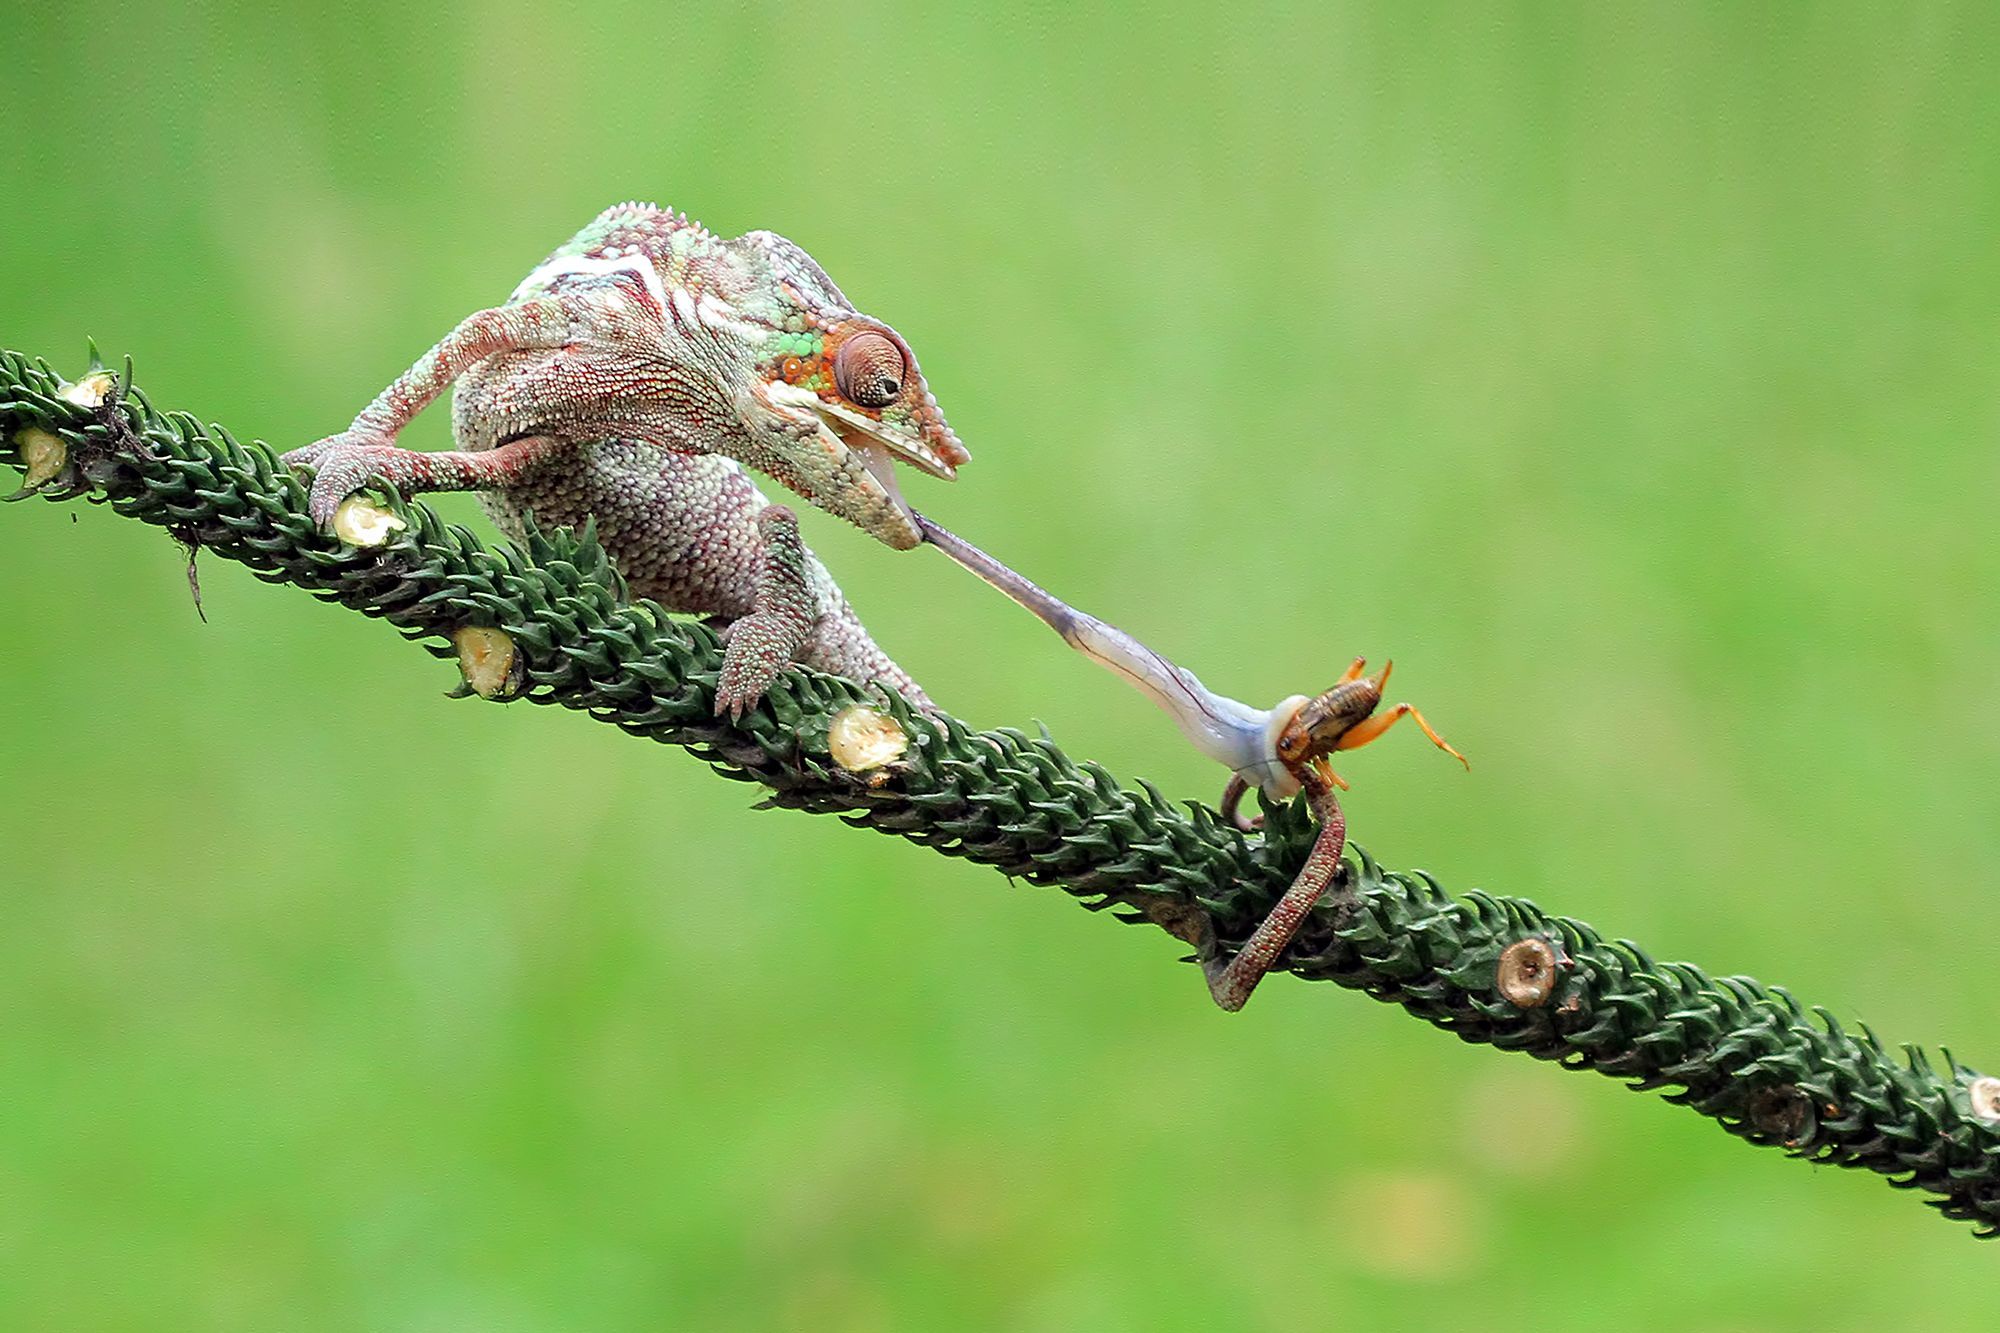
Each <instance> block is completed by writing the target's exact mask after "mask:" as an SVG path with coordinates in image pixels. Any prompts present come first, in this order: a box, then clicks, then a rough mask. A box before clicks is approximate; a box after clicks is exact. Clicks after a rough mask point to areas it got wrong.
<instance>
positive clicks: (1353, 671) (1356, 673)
mask: <svg viewBox="0 0 2000 1333" xmlns="http://www.w3.org/2000/svg"><path fill="white" fill-rule="evenodd" d="M1367 669H1368V659H1367V658H1365V657H1357V658H1355V659H1354V660H1353V661H1352V662H1349V663H1348V664H1347V670H1345V671H1343V672H1341V673H1340V679H1339V680H1336V681H1335V682H1333V683H1334V684H1336V685H1345V684H1347V682H1348V681H1350V680H1360V679H1361V673H1362V672H1364V671H1366V670H1367Z"/></svg>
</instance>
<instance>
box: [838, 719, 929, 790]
mask: <svg viewBox="0 0 2000 1333" xmlns="http://www.w3.org/2000/svg"><path fill="white" fill-rule="evenodd" d="M826 748H827V752H828V753H829V754H831V755H832V756H833V762H834V763H836V764H839V765H840V766H841V767H842V768H844V769H846V770H847V771H848V772H850V773H867V774H873V775H874V778H873V780H875V781H887V780H888V775H887V774H886V773H881V772H880V771H879V770H881V769H883V768H885V767H886V766H888V765H890V764H893V763H895V762H896V761H897V760H898V759H901V758H902V757H903V755H904V753H905V752H907V751H908V750H909V748H910V738H909V736H908V735H907V734H905V732H904V731H903V724H902V723H900V722H898V721H896V719H895V718H893V717H890V716H889V715H888V714H887V713H884V712H881V711H880V710H878V709H874V708H869V707H867V706H866V705H863V704H855V705H853V706H852V707H849V708H843V709H841V710H840V711H839V712H838V713H835V714H834V715H833V721H832V723H830V724H829V725H828V727H827V729H826Z"/></svg>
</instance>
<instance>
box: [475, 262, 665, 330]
mask: <svg viewBox="0 0 2000 1333" xmlns="http://www.w3.org/2000/svg"><path fill="white" fill-rule="evenodd" d="M625 272H629V273H634V274H637V275H638V278H639V281H640V282H642V283H644V284H645V285H646V294H647V295H648V296H651V297H652V298H653V305H654V307H655V308H656V309H657V310H658V311H659V312H660V318H661V319H665V318H666V317H667V290H666V288H665V287H664V286H662V285H661V283H660V272H659V270H658V269H656V268H654V267H653V265H652V264H651V262H650V261H648V260H646V259H644V258H642V257H641V256H639V255H623V256H621V257H619V258H617V259H592V258H591V257H590V256H588V255H560V256H558V257H557V258H555V259H551V260H550V261H549V262H548V263H546V264H544V265H542V266H541V267H540V268H538V269H536V270H535V271H534V272H533V273H530V274H529V275H528V276H527V277H525V278H523V279H521V285H520V286H518V287H516V288H515V289H514V295H513V296H512V297H511V298H509V299H511V300H515V301H519V300H521V299H522V298H523V297H524V296H525V295H526V294H527V293H528V292H529V291H531V290H533V289H534V288H536V287H540V286H546V285H547V284H548V283H549V282H550V281H551V280H553V279H555V278H560V277H565V276H567V275H569V274H572V273H580V274H585V275H589V276H597V275H602V274H605V273H625Z"/></svg>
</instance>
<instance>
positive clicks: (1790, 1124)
mask: <svg viewBox="0 0 2000 1333" xmlns="http://www.w3.org/2000/svg"><path fill="white" fill-rule="evenodd" d="M1744 1109H1745V1113H1746V1114H1747V1115H1748V1117H1749V1120H1750V1125H1751V1128H1753V1129H1755V1130H1756V1131H1757V1132H1758V1133H1759V1134H1766V1135H1769V1136H1770V1137H1772V1138H1774V1139H1778V1140H1781V1141H1782V1142H1784V1143H1785V1144H1786V1145H1787V1146H1792V1147H1795V1146H1797V1145H1798V1144H1800V1143H1803V1142H1805V1141H1806V1140H1807V1139H1809V1138H1811V1137H1812V1136H1813V1131H1814V1130H1816V1129H1818V1128H1819V1120H1818V1117H1816V1116H1815V1115H1814V1114H1813V1104H1812V1098H1811V1097H1808V1096H1807V1095H1806V1094H1805V1093H1804V1092H1803V1091H1801V1090H1800V1089H1799V1088H1797V1087H1795V1086H1793V1085H1792V1084H1790V1083H1774V1084H1772V1085H1770V1086H1768V1087H1763V1088H1759V1089H1757V1090H1756V1091H1755V1092H1753V1093H1751V1094H1750V1102H1749V1105H1748V1106H1747V1107H1745V1108H1744Z"/></svg>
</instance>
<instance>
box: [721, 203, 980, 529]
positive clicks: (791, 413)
mask: <svg viewBox="0 0 2000 1333" xmlns="http://www.w3.org/2000/svg"><path fill="white" fill-rule="evenodd" d="M738 243H739V244H745V245H752V246H755V247H756V249H757V251H758V257H759V258H760V259H761V260H763V261H764V262H766V263H768V264H769V265H770V267H771V273H772V276H773V277H774V278H775V279H776V281H775V283H773V284H772V289H774V290H776V291H777V292H778V293H779V299H778V300H777V301H776V302H775V303H773V305H772V306H771V307H770V308H769V309H768V310H765V311H760V312H758V313H759V314H760V315H761V316H762V318H761V319H759V323H765V322H766V321H768V324H767V328H768V332H767V333H766V334H765V335H764V338H763V340H762V346H761V347H760V348H759V349H758V353H757V359H756V365H755V371H754V383H753V385H752V389H751V395H752V398H753V400H754V405H753V412H754V415H756V416H758V417H761V418H764V419H763V420H761V421H758V422H755V423H753V424H754V425H757V426H760V427H761V429H760V430H757V431H755V432H754V433H755V434H756V435H757V436H759V437H760V438H759V439H757V440H756V441H755V442H754V444H753V447H754V448H755V449H756V452H757V456H756V457H751V458H745V459H744V460H743V461H744V462H746V463H749V464H750V465H751V466H752V467H755V468H757V469H758V470H759V471H761V472H764V473H766V474H767V475H769V476H771V477H772V478H774V479H775V480H777V481H779V482H782V483H783V484H784V485H786V486H789V487H790V488H791V489H792V490H794V491H797V492H798V493H799V494H800V495H802V496H804V497H805V498H806V499H808V500H810V501H812V502H813V503H814V504H816V505H818V506H819V507H820V508H822V509H824V510H826V511H827V512H828V513H831V514H836V515H838V516H839V517H841V518H844V519H846V520H847V521H848V522H850V523H853V524H854V525H855V526H856V527H858V528H860V529H861V530H862V531H864V532H866V533H868V534H869V535H870V536H873V537H875V538H876V539H878V540H879V541H882V542H885V543H887V544H888V545H890V546H893V547H895V548H897V549H898V550H908V549H909V548H911V547H913V546H915V545H917V544H918V543H919V542H920V541H922V540H923V535H922V533H921V532H920V531H919V530H918V528H917V523H916V519H915V517H914V515H913V514H912V513H911V511H910V506H909V505H908V504H906V503H905V502H904V500H903V495H902V491H901V490H900V489H899V487H898V486H897V484H896V464H898V463H907V464H909V465H910V466H912V467H914V468H916V469H917V470H918V471H921V472H928V473H929V474H930V475H932V476H934V477H942V478H944V479H945V480H946V481H950V480H951V479H952V478H953V477H955V476H956V475H957V469H958V466H959V465H960V464H961V463H964V462H967V461H968V460H969V459H970V458H971V457H972V455H971V454H970V453H968V452H967V451H966V448H965V446H964V445H962V444H960V443H959V442H958V436H956V435H954V434H953V433H952V430H951V427H950V425H948V424H947V423H946V421H945V419H944V413H942V412H940V411H939V410H938V405H937V399H935V398H933V397H932V396H931V391H930V386H929V385H927V384H926V383H925V382H924V377H923V373H922V372H921V371H919V370H918V369H917V359H916V357H915V356H914V355H912V354H911V352H910V346H909V344H908V343H906V342H904V341H903V338H902V335H900V334H898V333H897V332H896V331H895V330H894V329H892V328H890V327H889V326H888V325H887V324H884V323H882V322H881V321H880V320H875V319H870V318H868V317H867V316H866V315H860V314H856V313H855V312H854V310H853V309H852V307H850V306H849V305H848V304H847V299H846V298H845V297H844V296H842V295H841V294H840V290H839V289H838V288H836V287H835V286H834V285H833V283H832V282H831V281H830V280H829V279H828V278H827V276H826V274H825V273H823V272H821V271H820V268H819V265H817V264H815V263H813V261H812V259H811V258H810V257H809V256H808V255H807V254H806V253H805V252H804V251H803V250H800V249H799V248H798V247H797V246H795V245H793V244H792V243H791V242H790V241H787V240H785V239H784V238H783V237H780V236H772V235H771V234H770V233H768V232H752V233H750V234H749V235H748V236H744V237H739V238H738Z"/></svg>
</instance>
